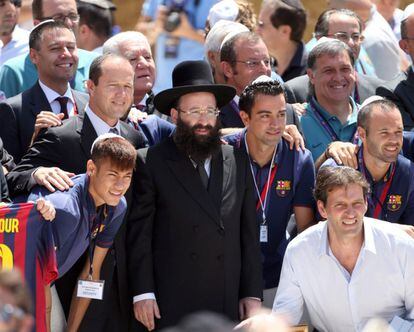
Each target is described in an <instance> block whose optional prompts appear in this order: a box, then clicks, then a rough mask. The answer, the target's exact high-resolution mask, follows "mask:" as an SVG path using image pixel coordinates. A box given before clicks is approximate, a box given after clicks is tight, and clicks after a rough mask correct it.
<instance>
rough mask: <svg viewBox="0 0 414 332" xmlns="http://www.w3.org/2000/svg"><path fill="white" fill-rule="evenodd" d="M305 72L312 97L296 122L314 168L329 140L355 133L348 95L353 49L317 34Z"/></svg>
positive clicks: (352, 79)
mask: <svg viewBox="0 0 414 332" xmlns="http://www.w3.org/2000/svg"><path fill="white" fill-rule="evenodd" d="M307 73H308V76H309V82H310V85H311V86H310V89H311V92H312V98H310V100H309V103H308V105H307V107H306V113H305V114H304V115H303V116H302V117H301V120H300V122H301V125H302V130H303V134H304V136H305V144H306V147H307V148H308V149H309V150H310V151H311V153H312V156H313V159H314V160H315V164H316V166H317V168H318V166H319V165H320V164H322V162H324V161H325V160H326V157H327V156H326V154H325V152H326V151H327V148H328V146H329V144H330V143H332V142H333V141H344V142H352V141H353V139H354V136H355V132H356V119H357V112H358V107H357V105H356V104H355V102H354V100H353V99H352V97H350V95H351V94H352V91H353V89H354V84H355V69H354V56H353V53H352V51H351V49H350V48H349V46H348V45H346V44H345V43H343V42H341V41H339V40H334V39H327V38H321V39H320V42H319V44H318V45H317V46H315V48H314V49H313V50H312V51H311V52H310V53H309V57H308V69H307ZM320 158H321V159H320Z"/></svg>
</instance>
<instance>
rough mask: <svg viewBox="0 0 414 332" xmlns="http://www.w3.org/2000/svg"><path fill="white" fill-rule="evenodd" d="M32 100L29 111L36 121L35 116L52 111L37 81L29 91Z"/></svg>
mask: <svg viewBox="0 0 414 332" xmlns="http://www.w3.org/2000/svg"><path fill="white" fill-rule="evenodd" d="M30 90H31V91H30V93H31V95H32V98H31V99H30V102H29V104H30V109H31V112H32V114H33V116H34V120H36V116H37V115H38V114H39V113H40V112H42V111H52V108H51V107H50V104H49V102H48V101H47V98H46V95H45V93H44V92H43V90H42V88H41V87H40V85H39V81H37V82H36V84H35V85H34V86H33V87H32V88H31V89H30Z"/></svg>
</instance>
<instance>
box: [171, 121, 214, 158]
mask: <svg viewBox="0 0 414 332" xmlns="http://www.w3.org/2000/svg"><path fill="white" fill-rule="evenodd" d="M220 127H221V126H220V123H219V121H218V120H217V122H216V125H215V126H214V127H213V126H210V125H207V126H203V125H200V124H198V125H195V126H193V127H190V126H188V125H187V124H186V123H184V122H183V121H182V120H181V118H180V117H178V119H177V128H176V129H175V133H174V142H175V144H176V145H177V147H178V149H179V150H181V151H183V152H184V153H185V154H187V155H188V156H191V158H192V159H193V160H204V159H206V158H208V157H210V156H213V155H214V154H216V153H217V152H218V151H219V149H220V146H221V139H220ZM201 128H203V129H208V130H210V133H209V134H208V135H202V136H199V135H196V134H195V131H196V130H197V129H201Z"/></svg>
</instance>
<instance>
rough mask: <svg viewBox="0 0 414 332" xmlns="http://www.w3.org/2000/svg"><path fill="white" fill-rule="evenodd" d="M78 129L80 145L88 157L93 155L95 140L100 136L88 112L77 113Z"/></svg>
mask: <svg viewBox="0 0 414 332" xmlns="http://www.w3.org/2000/svg"><path fill="white" fill-rule="evenodd" d="M76 131H77V132H78V133H79V137H80V145H81V147H82V150H83V152H84V153H85V155H86V157H87V159H89V158H90V156H91V147H92V144H93V141H94V140H95V139H96V138H97V137H98V135H97V134H96V131H95V128H93V126H92V122H91V120H89V117H88V115H87V114H86V113H83V114H82V115H77V124H76Z"/></svg>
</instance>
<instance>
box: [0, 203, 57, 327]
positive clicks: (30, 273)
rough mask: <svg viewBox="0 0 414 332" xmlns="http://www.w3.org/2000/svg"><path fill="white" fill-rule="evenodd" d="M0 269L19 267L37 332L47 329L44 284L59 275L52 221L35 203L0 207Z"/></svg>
mask: <svg viewBox="0 0 414 332" xmlns="http://www.w3.org/2000/svg"><path fill="white" fill-rule="evenodd" d="M0 268H2V269H12V268H18V269H19V270H20V271H21V273H22V275H23V276H24V278H25V280H26V283H27V285H28V287H29V288H30V290H31V292H32V298H33V304H34V306H33V307H34V309H35V318H36V326H35V330H36V331H46V302H45V301H46V299H45V288H44V287H45V285H48V284H50V283H51V282H52V281H53V280H55V279H56V278H57V276H58V271H57V264H56V254H55V249H54V242H53V235H52V227H51V223H49V222H47V221H45V220H44V219H43V218H42V216H41V215H40V213H39V212H38V211H37V210H36V205H35V204H34V203H20V204H8V205H5V206H3V207H0Z"/></svg>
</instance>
